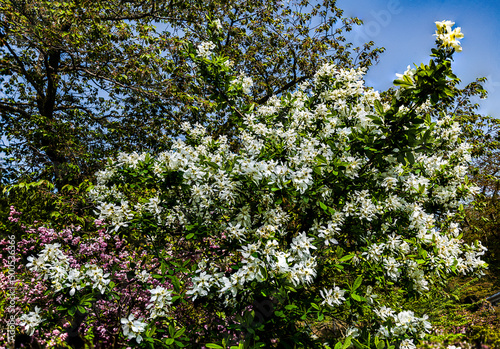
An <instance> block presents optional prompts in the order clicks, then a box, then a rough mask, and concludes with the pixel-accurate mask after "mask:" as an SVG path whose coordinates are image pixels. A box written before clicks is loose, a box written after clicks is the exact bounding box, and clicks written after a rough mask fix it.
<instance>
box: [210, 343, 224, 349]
mask: <svg viewBox="0 0 500 349" xmlns="http://www.w3.org/2000/svg"><path fill="white" fill-rule="evenodd" d="M205 346H206V347H207V348H214V349H224V347H222V346H220V345H219V344H214V343H208V344H205Z"/></svg>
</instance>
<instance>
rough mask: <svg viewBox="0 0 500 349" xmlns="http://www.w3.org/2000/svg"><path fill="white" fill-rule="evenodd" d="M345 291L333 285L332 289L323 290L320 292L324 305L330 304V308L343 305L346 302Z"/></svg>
mask: <svg viewBox="0 0 500 349" xmlns="http://www.w3.org/2000/svg"><path fill="white" fill-rule="evenodd" d="M345 292H346V291H345V290H341V289H340V287H338V286H335V284H334V285H333V288H332V289H322V290H320V291H319V293H320V295H321V298H323V302H322V304H328V305H329V306H330V307H334V306H335V305H341V304H342V302H343V301H345V298H344V294H345Z"/></svg>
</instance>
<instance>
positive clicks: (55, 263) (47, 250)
mask: <svg viewBox="0 0 500 349" xmlns="http://www.w3.org/2000/svg"><path fill="white" fill-rule="evenodd" d="M60 247H61V244H59V243H55V244H47V245H45V247H44V248H43V250H42V251H41V252H40V253H39V254H38V257H33V256H29V257H28V264H27V265H26V266H27V267H28V268H29V269H30V270H31V271H34V272H38V273H40V274H41V275H43V277H44V279H45V280H50V281H51V282H52V286H53V287H54V290H55V291H56V292H59V291H62V290H63V289H65V288H69V294H70V295H71V296H73V295H74V294H75V292H76V291H77V290H80V289H81V288H82V287H85V286H90V285H92V288H97V289H98V290H99V291H100V292H101V293H104V291H105V289H106V286H107V285H108V284H109V282H110V280H109V279H107V278H108V277H109V275H110V274H109V273H107V274H104V272H103V270H102V269H101V268H99V267H97V266H95V265H92V264H89V265H84V266H83V267H81V269H76V268H71V267H70V265H69V261H68V256H67V255H66V254H64V252H62V251H61V249H60Z"/></svg>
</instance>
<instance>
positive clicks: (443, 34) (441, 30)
mask: <svg viewBox="0 0 500 349" xmlns="http://www.w3.org/2000/svg"><path fill="white" fill-rule="evenodd" d="M454 25H455V22H452V21H441V22H436V27H437V30H436V34H434V35H435V36H436V37H437V39H438V40H439V41H441V43H442V46H446V47H453V48H454V49H455V50H456V51H457V52H460V51H462V46H460V41H458V39H462V38H463V37H464V34H463V33H462V32H461V28H460V27H458V28H455V29H453V30H451V27H453V26H454Z"/></svg>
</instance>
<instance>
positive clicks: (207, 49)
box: [196, 41, 215, 59]
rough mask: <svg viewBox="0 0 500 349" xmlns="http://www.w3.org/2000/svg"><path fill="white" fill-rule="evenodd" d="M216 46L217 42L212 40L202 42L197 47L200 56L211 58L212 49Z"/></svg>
mask: <svg viewBox="0 0 500 349" xmlns="http://www.w3.org/2000/svg"><path fill="white" fill-rule="evenodd" d="M214 48H215V44H214V43H213V42H211V41H207V42H202V43H201V44H199V45H198V47H197V48H196V53H197V54H198V56H200V57H203V58H206V59H210V56H211V55H212V50H213V49H214Z"/></svg>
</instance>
